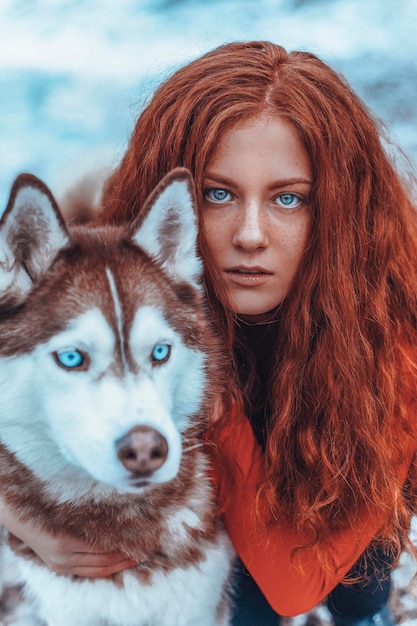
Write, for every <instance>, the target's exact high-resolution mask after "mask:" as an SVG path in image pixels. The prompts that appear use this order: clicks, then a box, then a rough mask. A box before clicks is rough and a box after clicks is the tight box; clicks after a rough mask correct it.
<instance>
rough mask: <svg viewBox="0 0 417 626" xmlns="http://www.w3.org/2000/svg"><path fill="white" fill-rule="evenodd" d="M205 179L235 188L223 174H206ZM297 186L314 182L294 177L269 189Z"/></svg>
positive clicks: (271, 185)
mask: <svg viewBox="0 0 417 626" xmlns="http://www.w3.org/2000/svg"><path fill="white" fill-rule="evenodd" d="M204 178H206V179H209V180H212V181H214V182H216V183H220V184H223V185H227V186H229V187H232V186H235V185H236V183H234V181H233V180H231V179H230V178H227V177H226V176H223V175H221V174H216V173H213V172H206V174H205V176H204ZM295 184H303V185H312V184H313V181H312V180H311V179H310V178H305V177H304V176H292V177H290V178H282V179H278V180H275V181H273V182H272V183H271V184H270V185H268V189H275V188H277V187H283V186H285V185H295Z"/></svg>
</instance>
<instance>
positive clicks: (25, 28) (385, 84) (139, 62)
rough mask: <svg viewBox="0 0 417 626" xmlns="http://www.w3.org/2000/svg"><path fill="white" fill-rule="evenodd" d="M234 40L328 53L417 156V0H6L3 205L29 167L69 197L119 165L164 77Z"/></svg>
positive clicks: (1, 61) (0, 92)
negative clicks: (82, 181)
mask: <svg viewBox="0 0 417 626" xmlns="http://www.w3.org/2000/svg"><path fill="white" fill-rule="evenodd" d="M234 39H270V40H273V41H275V42H278V43H281V44H283V45H285V46H287V47H289V48H291V49H295V48H299V49H307V50H311V51H313V52H315V53H317V54H319V55H321V56H322V57H323V58H324V59H325V60H326V61H328V62H330V63H331V64H333V65H334V66H335V67H336V68H337V69H339V70H340V71H342V72H343V73H344V74H345V75H346V76H347V77H348V79H349V80H350V81H351V83H352V84H353V85H354V87H355V88H356V89H357V90H358V91H359V93H360V95H361V96H362V97H363V98H364V99H365V101H366V102H367V103H368V104H369V105H370V106H371V108H372V109H373V110H374V111H375V113H376V114H377V115H378V116H379V117H381V118H382V119H383V120H384V122H385V123H386V124H387V126H388V129H389V132H390V133H391V135H392V137H393V139H394V140H395V141H396V142H398V143H399V144H400V145H401V147H402V148H403V149H404V150H405V151H406V152H407V153H408V154H409V156H410V157H411V158H412V159H414V160H415V161H416V162H417V133H416V129H417V61H416V59H417V42H416V39H417V3H416V2H415V0H401V1H400V2H398V1H397V0H201V1H200V0H156V1H151V0H78V1H77V0H1V6H0V210H1V209H2V208H3V207H4V205H5V203H6V200H7V195H8V189H9V187H10V184H11V182H12V180H13V178H14V177H15V175H16V174H17V173H19V172H21V171H31V172H33V173H35V174H37V175H38V176H40V177H41V178H43V179H44V180H45V182H47V183H48V184H49V185H50V186H51V188H52V189H53V191H54V192H56V193H57V194H58V195H60V193H61V191H62V187H63V186H65V185H66V184H67V182H68V181H70V180H71V179H72V178H73V176H74V175H76V174H77V173H78V172H82V171H83V170H85V169H89V168H91V167H93V166H94V165H95V164H97V165H100V164H101V163H102V162H106V163H110V164H112V163H116V162H117V160H118V158H119V157H120V156H121V154H122V152H123V149H124V147H125V145H126V141H127V138H128V136H129V132H130V130H131V128H132V125H133V123H134V119H135V117H136V115H137V113H138V112H139V110H140V107H141V106H142V104H143V102H144V101H145V100H146V98H147V97H148V96H149V94H150V93H151V92H152V89H153V88H154V87H155V86H156V85H157V84H158V82H159V81H160V80H161V79H163V78H164V77H165V76H166V75H167V74H168V73H169V72H170V71H171V70H172V69H173V68H175V67H177V66H178V65H180V64H182V63H184V62H186V61H187V60H189V59H191V58H193V57H195V56H197V55H199V54H201V53H203V52H205V51H207V50H209V49H211V48H213V47H215V46H217V45H218V44H220V43H223V42H225V41H230V40H234Z"/></svg>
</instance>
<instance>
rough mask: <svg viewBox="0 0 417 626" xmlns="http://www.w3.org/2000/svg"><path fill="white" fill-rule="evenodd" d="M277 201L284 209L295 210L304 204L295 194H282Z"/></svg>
mask: <svg viewBox="0 0 417 626" xmlns="http://www.w3.org/2000/svg"><path fill="white" fill-rule="evenodd" d="M275 201H276V203H277V204H279V205H280V206H282V207H285V208H289V209H294V208H295V207H297V206H298V205H299V204H300V202H302V199H301V198H300V196H297V195H296V194H295V193H282V194H280V195H279V196H277V197H276V198H275Z"/></svg>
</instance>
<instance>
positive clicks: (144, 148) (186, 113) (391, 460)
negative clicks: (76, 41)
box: [104, 42, 417, 568]
mask: <svg viewBox="0 0 417 626" xmlns="http://www.w3.org/2000/svg"><path fill="white" fill-rule="evenodd" d="M265 113H267V114H270V115H275V116H278V117H282V118H285V119H286V120H289V121H290V122H291V123H292V124H293V125H294V127H295V128H296V129H297V131H298V133H299V134H300V136H301V137H302V139H303V141H304V143H305V146H306V148H307V150H308V152H309V155H310V158H311V162H312V167H313V181H314V182H313V188H312V193H311V212H312V226H311V232H310V235H309V241H308V244H307V247H306V251H305V254H304V258H303V260H302V262H301V265H300V267H299V271H298V276H297V277H296V279H295V280H294V286H293V288H292V291H291V292H290V293H289V294H288V295H287V297H286V299H285V301H284V302H283V303H282V309H281V315H282V323H281V324H280V327H279V332H277V337H276V345H275V348H274V350H275V355H276V359H275V362H274V367H273V369H272V371H271V375H270V380H269V386H270V398H269V401H270V404H271V419H270V422H269V432H268V437H267V445H266V451H265V464H266V480H265V481H264V483H263V484H261V485H259V492H258V503H259V502H261V501H262V502H263V503H267V505H268V509H269V511H270V514H271V519H279V520H282V522H283V523H284V522H285V523H288V524H289V525H291V527H292V528H293V529H296V530H298V531H299V532H300V536H301V537H303V538H304V541H303V545H304V547H306V546H307V545H308V546H310V547H313V548H314V549H315V550H316V552H317V554H318V556H319V558H320V559H321V562H322V565H323V567H325V568H330V563H329V562H328V560H327V553H326V544H327V542H328V541H329V538H330V536H331V535H332V533H334V532H335V531H337V530H341V529H345V528H348V527H352V528H354V527H357V525H358V519H360V518H361V516H362V515H363V514H370V515H372V516H374V517H375V519H378V520H380V532H379V535H378V537H377V539H378V540H379V541H381V542H383V544H384V545H385V546H386V548H387V551H388V550H389V551H390V554H391V556H392V558H393V561H394V563H395V562H396V559H397V558H398V557H399V554H400V552H401V550H402V548H403V547H404V545H406V546H407V547H408V548H409V549H412V546H411V545H410V544H409V540H408V531H409V524H410V519H411V515H412V514H413V512H414V495H415V491H417V489H416V486H417V472H416V471H415V468H414V464H412V466H411V468H409V467H405V468H403V469H402V470H401V471H400V470H399V468H400V467H401V465H402V464H404V463H405V460H406V457H407V454H408V455H410V449H411V450H412V448H413V446H414V442H413V438H414V439H415V433H416V432H417V423H416V417H417V408H416V392H415V388H416V383H415V382H414V377H415V376H416V375H417V361H416V353H415V352H413V345H414V344H415V341H416V311H417V298H416V293H417V229H416V215H415V207H414V205H413V200H412V197H411V189H409V188H407V186H406V185H405V184H404V182H403V181H402V180H401V178H400V176H399V175H398V173H397V172H396V169H395V167H394V164H393V163H392V161H391V159H390V158H389V157H388V156H387V153H386V150H385V149H384V145H383V143H382V142H381V139H380V128H379V124H378V123H377V122H376V121H375V120H374V118H373V116H372V114H371V113H370V112H369V110H368V109H367V108H366V106H365V105H364V104H363V102H362V101H361V100H360V99H359V98H358V97H357V96H356V95H355V94H354V93H353V92H352V90H351V88H350V87H349V86H348V84H347V83H346V81H345V80H344V78H343V77H341V76H340V75H339V74H337V73H336V72H335V71H333V70H332V69H331V68H330V67H329V66H328V65H327V64H325V63H324V62H322V61H321V60H320V59H319V58H317V57H316V56H315V55H313V54H310V53H307V52H298V51H297V52H287V51H286V50H285V49H283V48H282V47H280V46H278V45H274V44H272V43H269V42H247V43H231V44H226V45H223V46H220V47H219V48H217V49H215V50H213V51H211V52H209V53H207V54H205V55H204V56H202V57H201V58H199V59H197V60H194V61H192V62H191V63H189V64H187V65H186V66H185V67H183V68H181V69H179V70H178V71H176V72H175V73H174V74H173V75H172V76H171V77H170V78H168V79H167V80H166V81H165V82H164V83H163V84H162V85H161V86H160V87H159V88H158V89H157V90H156V92H155V94H154V96H153V98H152V99H151V101H150V102H149V104H148V105H147V106H146V108H145V109H144V110H143V112H142V113H141V115H140V117H139V119H138V120H137V123H136V127H135V129H134V132H133V135H132V137H131V141H130V144H129V146H128V149H127V152H126V154H125V156H124V158H123V160H122V162H121V164H120V166H119V167H118V169H117V170H116V171H115V172H114V174H113V175H112V176H111V178H110V179H109V181H108V184H107V187H106V190H105V195H104V204H105V209H104V217H105V219H106V220H110V221H114V222H118V223H122V222H125V221H129V220H130V219H132V218H134V217H135V216H136V215H137V214H138V213H140V210H141V207H142V204H143V202H144V200H145V198H146V196H147V195H148V193H149V192H150V191H151V190H152V189H153V187H154V186H155V185H156V184H157V182H158V181H159V180H160V179H161V177H162V176H163V175H164V174H165V173H167V172H168V171H169V170H170V169H172V168H173V167H175V166H179V165H181V166H184V167H187V168H188V169H190V170H191V172H192V174H193V176H194V179H195V182H196V187H197V195H198V202H199V203H201V199H202V193H203V178H204V173H205V170H206V167H207V166H208V164H209V163H210V161H211V160H212V158H213V156H214V154H215V152H216V148H217V146H218V144H219V140H220V139H221V138H222V137H223V136H224V133H225V132H227V131H229V130H230V129H232V128H233V127H235V126H236V125H238V124H239V123H242V122H243V121H246V120H248V119H250V118H253V117H255V116H257V115H260V114H265ZM200 246H201V251H202V254H203V257H204V260H205V267H206V277H205V282H206V287H207V292H208V298H209V302H210V305H211V309H212V313H213V315H214V318H215V320H216V322H217V325H218V328H219V332H220V333H222V334H223V339H224V345H225V346H226V347H227V349H229V350H230V353H232V348H233V345H234V341H235V325H234V320H233V316H232V315H231V313H230V310H229V307H228V305H227V296H226V294H225V293H223V292H222V285H221V282H220V281H219V279H218V276H217V275H216V270H215V268H214V267H213V265H212V263H211V260H210V253H209V250H207V247H206V245H205V241H204V231H203V230H202V231H201V237H200ZM235 370H236V368H235V364H234V363H233V360H232V361H231V378H232V379H233V381H234V384H232V385H231V386H230V389H231V390H232V394H233V395H234V396H238V395H239V394H238V391H237V381H236V376H235V374H234V372H235ZM224 419H230V418H229V416H227V415H226V416H225V418H224ZM220 425H221V420H220ZM213 437H214V438H215V437H216V428H214V429H213ZM407 471H408V477H407V479H406V475H407ZM300 547H301V546H300Z"/></svg>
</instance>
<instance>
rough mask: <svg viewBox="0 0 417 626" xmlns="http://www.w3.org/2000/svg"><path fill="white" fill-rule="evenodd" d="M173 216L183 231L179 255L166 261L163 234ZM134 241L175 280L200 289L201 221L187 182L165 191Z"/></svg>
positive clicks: (178, 239)
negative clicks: (168, 215) (198, 223)
mask: <svg viewBox="0 0 417 626" xmlns="http://www.w3.org/2000/svg"><path fill="white" fill-rule="evenodd" d="M169 212H172V213H173V214H175V213H176V215H177V220H178V224H179V227H180V228H179V231H178V233H177V239H176V241H175V244H176V251H175V254H174V256H173V257H169V258H167V259H165V258H161V243H160V231H161V226H162V225H163V223H164V220H165V219H166V216H167V214H168V213H169ZM134 239H135V241H136V243H137V244H138V245H139V246H140V247H141V248H143V249H144V250H146V252H147V253H148V254H149V256H151V257H153V258H155V259H157V260H160V261H162V267H163V268H164V269H165V270H166V271H167V272H168V273H169V274H170V275H171V276H173V277H175V279H177V280H178V279H179V278H182V279H183V280H186V281H188V282H190V283H191V284H192V285H194V287H197V288H200V280H199V277H200V275H201V269H202V263H201V260H200V259H199V258H198V256H197V254H196V240H197V220H196V216H195V213H194V209H193V198H192V196H191V195H190V187H189V183H188V182H187V181H186V180H176V181H174V182H173V183H171V184H170V185H169V186H168V187H166V188H165V189H164V190H163V191H162V193H161V194H160V195H159V196H158V197H157V199H156V201H155V203H154V204H153V206H152V211H150V212H149V214H148V215H147V217H146V218H145V220H144V222H143V223H142V224H141V226H140V229H139V232H137V233H136V234H135V236H134Z"/></svg>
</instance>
